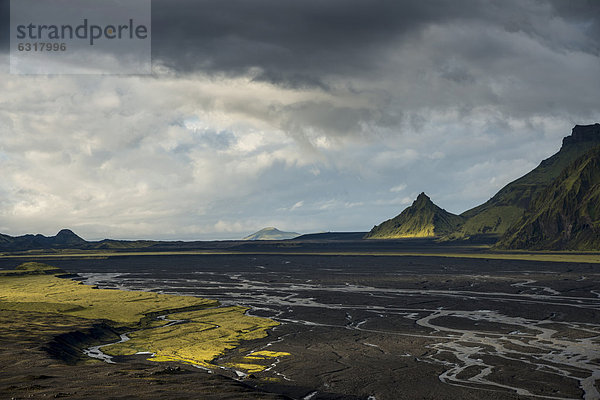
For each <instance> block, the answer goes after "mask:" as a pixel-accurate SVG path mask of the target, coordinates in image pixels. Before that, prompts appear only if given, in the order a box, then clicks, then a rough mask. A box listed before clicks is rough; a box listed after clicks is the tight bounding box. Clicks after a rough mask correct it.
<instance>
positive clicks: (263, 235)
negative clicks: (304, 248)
mask: <svg viewBox="0 0 600 400" xmlns="http://www.w3.org/2000/svg"><path fill="white" fill-rule="evenodd" d="M298 236H300V234H299V233H296V232H284V231H280V230H279V229H277V228H274V227H272V226H270V227H267V228H263V229H261V230H260V231H258V232H254V233H253V234H251V235H248V236H246V237H245V238H243V239H242V240H287V239H294V238H296V237H298Z"/></svg>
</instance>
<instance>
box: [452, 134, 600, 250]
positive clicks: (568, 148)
mask: <svg viewBox="0 0 600 400" xmlns="http://www.w3.org/2000/svg"><path fill="white" fill-rule="evenodd" d="M597 145H600V124H594V125H576V126H575V127H574V128H573V131H572V134H571V136H567V137H565V138H564V139H563V144H562V147H561V149H560V151H559V152H558V153H556V154H555V155H553V156H552V157H550V158H548V159H546V160H544V161H542V162H541V164H540V165H539V166H538V167H537V168H535V169H534V170H533V171H531V172H529V173H528V174H526V175H525V176H523V177H521V178H519V179H517V180H516V181H513V182H511V183H509V184H508V185H506V186H505V187H503V188H502V189H501V190H500V191H499V192H498V193H497V194H496V195H495V196H494V197H492V198H491V199H490V200H488V201H487V202H485V203H484V204H482V205H480V206H477V207H475V208H473V209H471V210H468V211H465V212H464V213H462V214H461V216H462V217H464V218H465V221H464V223H463V224H461V226H460V227H459V228H458V229H457V230H456V231H455V232H453V233H452V234H451V235H449V238H450V239H461V238H467V237H470V236H473V235H476V234H495V235H499V236H500V235H502V234H504V233H505V232H506V231H507V230H508V229H509V227H511V226H512V225H513V224H515V223H517V221H519V219H520V218H521V217H522V216H523V214H524V213H525V211H526V210H527V209H528V207H529V206H530V204H531V202H532V201H533V200H534V199H535V198H537V197H538V196H539V195H540V194H541V193H542V192H543V191H544V190H545V189H546V188H547V187H548V186H549V185H550V184H551V183H552V182H553V180H554V179H556V178H557V177H558V176H559V175H560V174H561V172H562V171H563V170H564V169H565V168H566V167H567V166H568V165H569V164H571V163H572V162H573V161H575V160H576V159H577V158H579V157H581V156H582V155H583V154H585V153H586V152H587V151H589V150H590V149H591V148H592V147H594V146H597Z"/></svg>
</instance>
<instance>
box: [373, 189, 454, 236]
mask: <svg viewBox="0 0 600 400" xmlns="http://www.w3.org/2000/svg"><path fill="white" fill-rule="evenodd" d="M462 220H463V219H462V218H461V217H460V216H458V215H455V214H452V213H449V212H448V211H446V210H444V209H442V208H440V207H438V206H436V205H435V204H434V203H433V202H432V201H431V199H430V198H429V197H428V196H427V195H426V194H425V193H421V194H420V195H419V196H418V197H417V199H416V200H415V201H414V202H413V204H412V205H411V206H410V207H408V208H407V209H405V210H404V211H402V213H401V214H400V215H398V216H396V217H394V218H392V219H390V220H387V221H385V222H383V223H381V224H380V225H378V226H375V227H373V229H372V230H371V231H370V232H369V233H368V234H367V235H366V236H365V239H396V238H411V237H412V238H417V237H434V236H441V235H444V234H447V233H449V232H452V231H453V230H454V229H456V227H457V225H458V224H459V223H461V222H462Z"/></svg>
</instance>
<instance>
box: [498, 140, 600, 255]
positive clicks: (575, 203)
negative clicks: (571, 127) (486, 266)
mask: <svg viewBox="0 0 600 400" xmlns="http://www.w3.org/2000/svg"><path fill="white" fill-rule="evenodd" d="M497 246H498V247H500V248H508V249H577V250H600V146H599V147H595V148H594V149H593V150H592V151H590V152H588V153H586V154H585V155H584V156H582V157H580V158H579V159H577V160H576V161H574V162H573V163H572V164H571V165H570V166H568V167H567V168H566V169H565V170H564V171H563V172H562V173H561V174H560V175H559V176H558V177H557V178H556V179H555V180H554V181H553V182H552V183H551V184H550V185H549V186H548V187H547V188H546V189H545V190H544V191H543V192H542V193H540V195H539V196H538V197H537V198H536V199H534V200H533V201H532V202H531V204H530V207H529V209H528V210H527V211H526V212H525V214H524V215H523V216H522V217H521V218H520V219H519V220H518V221H517V222H516V223H515V224H514V225H513V226H512V227H511V228H510V229H509V230H508V231H507V232H506V234H505V235H504V236H503V237H502V238H501V240H500V241H499V242H498V244H497Z"/></svg>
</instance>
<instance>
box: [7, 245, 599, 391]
mask: <svg viewBox="0 0 600 400" xmlns="http://www.w3.org/2000/svg"><path fill="white" fill-rule="evenodd" d="M23 261H29V260H23V259H19V260H10V259H3V260H0V268H6V269H8V268H11V267H13V266H15V265H16V264H18V263H20V262H23ZM45 262H47V263H51V264H55V265H57V266H59V267H61V268H63V269H66V270H69V271H71V272H75V273H78V274H80V276H81V277H82V279H84V280H85V281H86V283H90V284H97V285H100V286H101V287H112V288H123V289H136V290H152V291H160V292H165V293H177V294H185V295H197V296H202V297H208V298H215V299H218V300H220V301H221V302H222V303H225V304H230V303H231V304H241V305H245V306H248V307H250V308H251V311H250V313H251V314H253V315H260V316H266V317H270V318H273V319H275V320H277V321H279V322H281V323H282V325H280V326H279V327H277V328H275V329H274V330H273V331H272V332H271V335H270V336H269V337H268V338H266V339H262V340H258V341H255V342H251V343H246V344H245V345H244V346H242V347H241V348H238V349H237V350H235V351H233V352H231V353H229V354H227V355H226V357H223V359H221V360H219V361H218V363H219V364H220V365H223V366H229V365H231V364H232V363H233V364H235V363H240V362H243V357H244V356H245V355H247V354H248V353H250V352H251V351H255V350H264V349H268V350H272V351H281V352H288V353H290V354H291V356H288V357H281V358H280V359H278V360H277V361H276V362H274V364H273V365H272V367H271V368H270V369H269V370H267V371H265V372H261V373H257V374H253V375H251V376H248V377H245V378H242V379H240V381H239V382H238V381H235V380H233V379H231V378H234V377H237V375H236V373H235V368H228V369H223V370H220V371H218V373H216V374H207V373H206V372H204V371H200V370H197V369H194V368H193V367H183V370H181V371H179V370H173V369H169V368H168V369H165V368H166V367H168V366H167V365H166V364H154V363H149V362H144V361H142V360H123V362H122V363H117V364H113V365H109V364H105V363H100V362H95V361H94V362H89V361H88V362H81V361H80V362H78V363H77V364H75V365H67V364H65V362H64V361H63V360H58V359H54V358H52V357H50V356H49V355H48V353H47V352H46V351H44V350H41V349H40V348H39V347H40V346H39V345H38V344H35V345H34V343H39V340H40V338H41V337H42V336H43V339H44V341H46V342H47V341H48V340H50V339H51V338H52V337H54V336H55V332H54V331H53V329H58V328H56V326H57V324H55V323H54V322H53V321H48V322H47V323H46V324H45V326H47V327H50V326H52V327H53V328H52V329H50V331H51V332H48V333H47V335H42V336H40V335H38V336H36V337H34V338H32V339H31V340H30V341H29V342H28V341H27V340H25V339H24V341H20V342H18V343H17V342H16V341H15V340H13V341H12V342H11V341H8V343H6V342H7V340H5V339H4V338H5V337H6V336H5V335H2V336H1V337H2V346H1V350H0V368H1V369H2V376H1V377H0V398H4V397H7V398H10V397H16V398H27V397H28V396H30V395H32V396H33V397H36V398H38V397H39V398H43V395H46V396H47V397H52V396H57V397H60V396H65V397H66V396H70V397H74V398H86V397H94V396H96V397H98V398H101V397H103V396H107V397H112V398H117V397H113V396H111V394H114V395H115V396H116V395H117V394H118V395H119V396H121V398H127V396H133V397H130V398H151V397H152V396H155V397H162V398H198V399H204V398H231V399H245V398H277V397H275V395H271V394H267V393H264V392H258V391H252V390H253V389H251V388H250V387H255V388H257V389H259V390H264V391H267V392H271V393H277V394H281V395H286V396H289V397H291V398H296V399H376V400H382V399H533V398H548V399H550V398H552V399H582V398H585V399H598V398H600V395H599V394H598V391H599V385H600V267H599V265H598V264H585V263H578V264H576V263H552V262H534V261H516V260H487V259H470V258H447V257H439V256H422V257H417V256H381V257H379V256H359V255H352V256H350V255H337V256H335V255H328V256H323V255H291V254H290V255H286V254H263V255H259V254H239V255H193V256H192V255H187V256H181V255H163V256H153V255H147V256H117V257H108V258H103V259H81V258H71V259H69V258H68V257H67V258H64V259H56V260H53V261H48V260H45ZM0 317H2V318H4V321H2V322H1V324H2V325H1V326H3V327H6V326H11V324H10V323H9V322H8V321H6V319H10V318H11V316H10V315H4V316H1V315H0ZM55 322H56V321H55ZM67 322H68V321H66V322H65V323H64V324H63V325H60V329H63V328H64V329H66V330H72V329H71V328H72V327H70V326H69V325H68V323H67ZM29 323H30V322H25V325H27V324H29ZM73 323H74V324H75V325H77V324H81V321H75V322H73ZM23 332H24V336H23V337H24V338H25V337H27V334H28V332H30V330H28V329H26V328H23ZM36 346H37V347H36ZM33 349H35V350H33ZM17 353H18V354H19V355H18V356H17V355H16V354H17ZM22 354H24V355H22ZM15 359H19V360H25V361H23V362H19V363H15V362H14V360H15ZM5 371H6V372H8V373H5ZM240 372H242V371H240ZM220 374H222V375H224V376H220ZM247 385H249V386H247ZM128 387H131V390H129V389H127V388H128ZM3 396H4V397H3ZM136 396H137V397H136ZM194 396H195V397H194ZM211 396H213V397H211ZM253 396H254V397H253ZM269 396H270V397H269Z"/></svg>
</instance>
